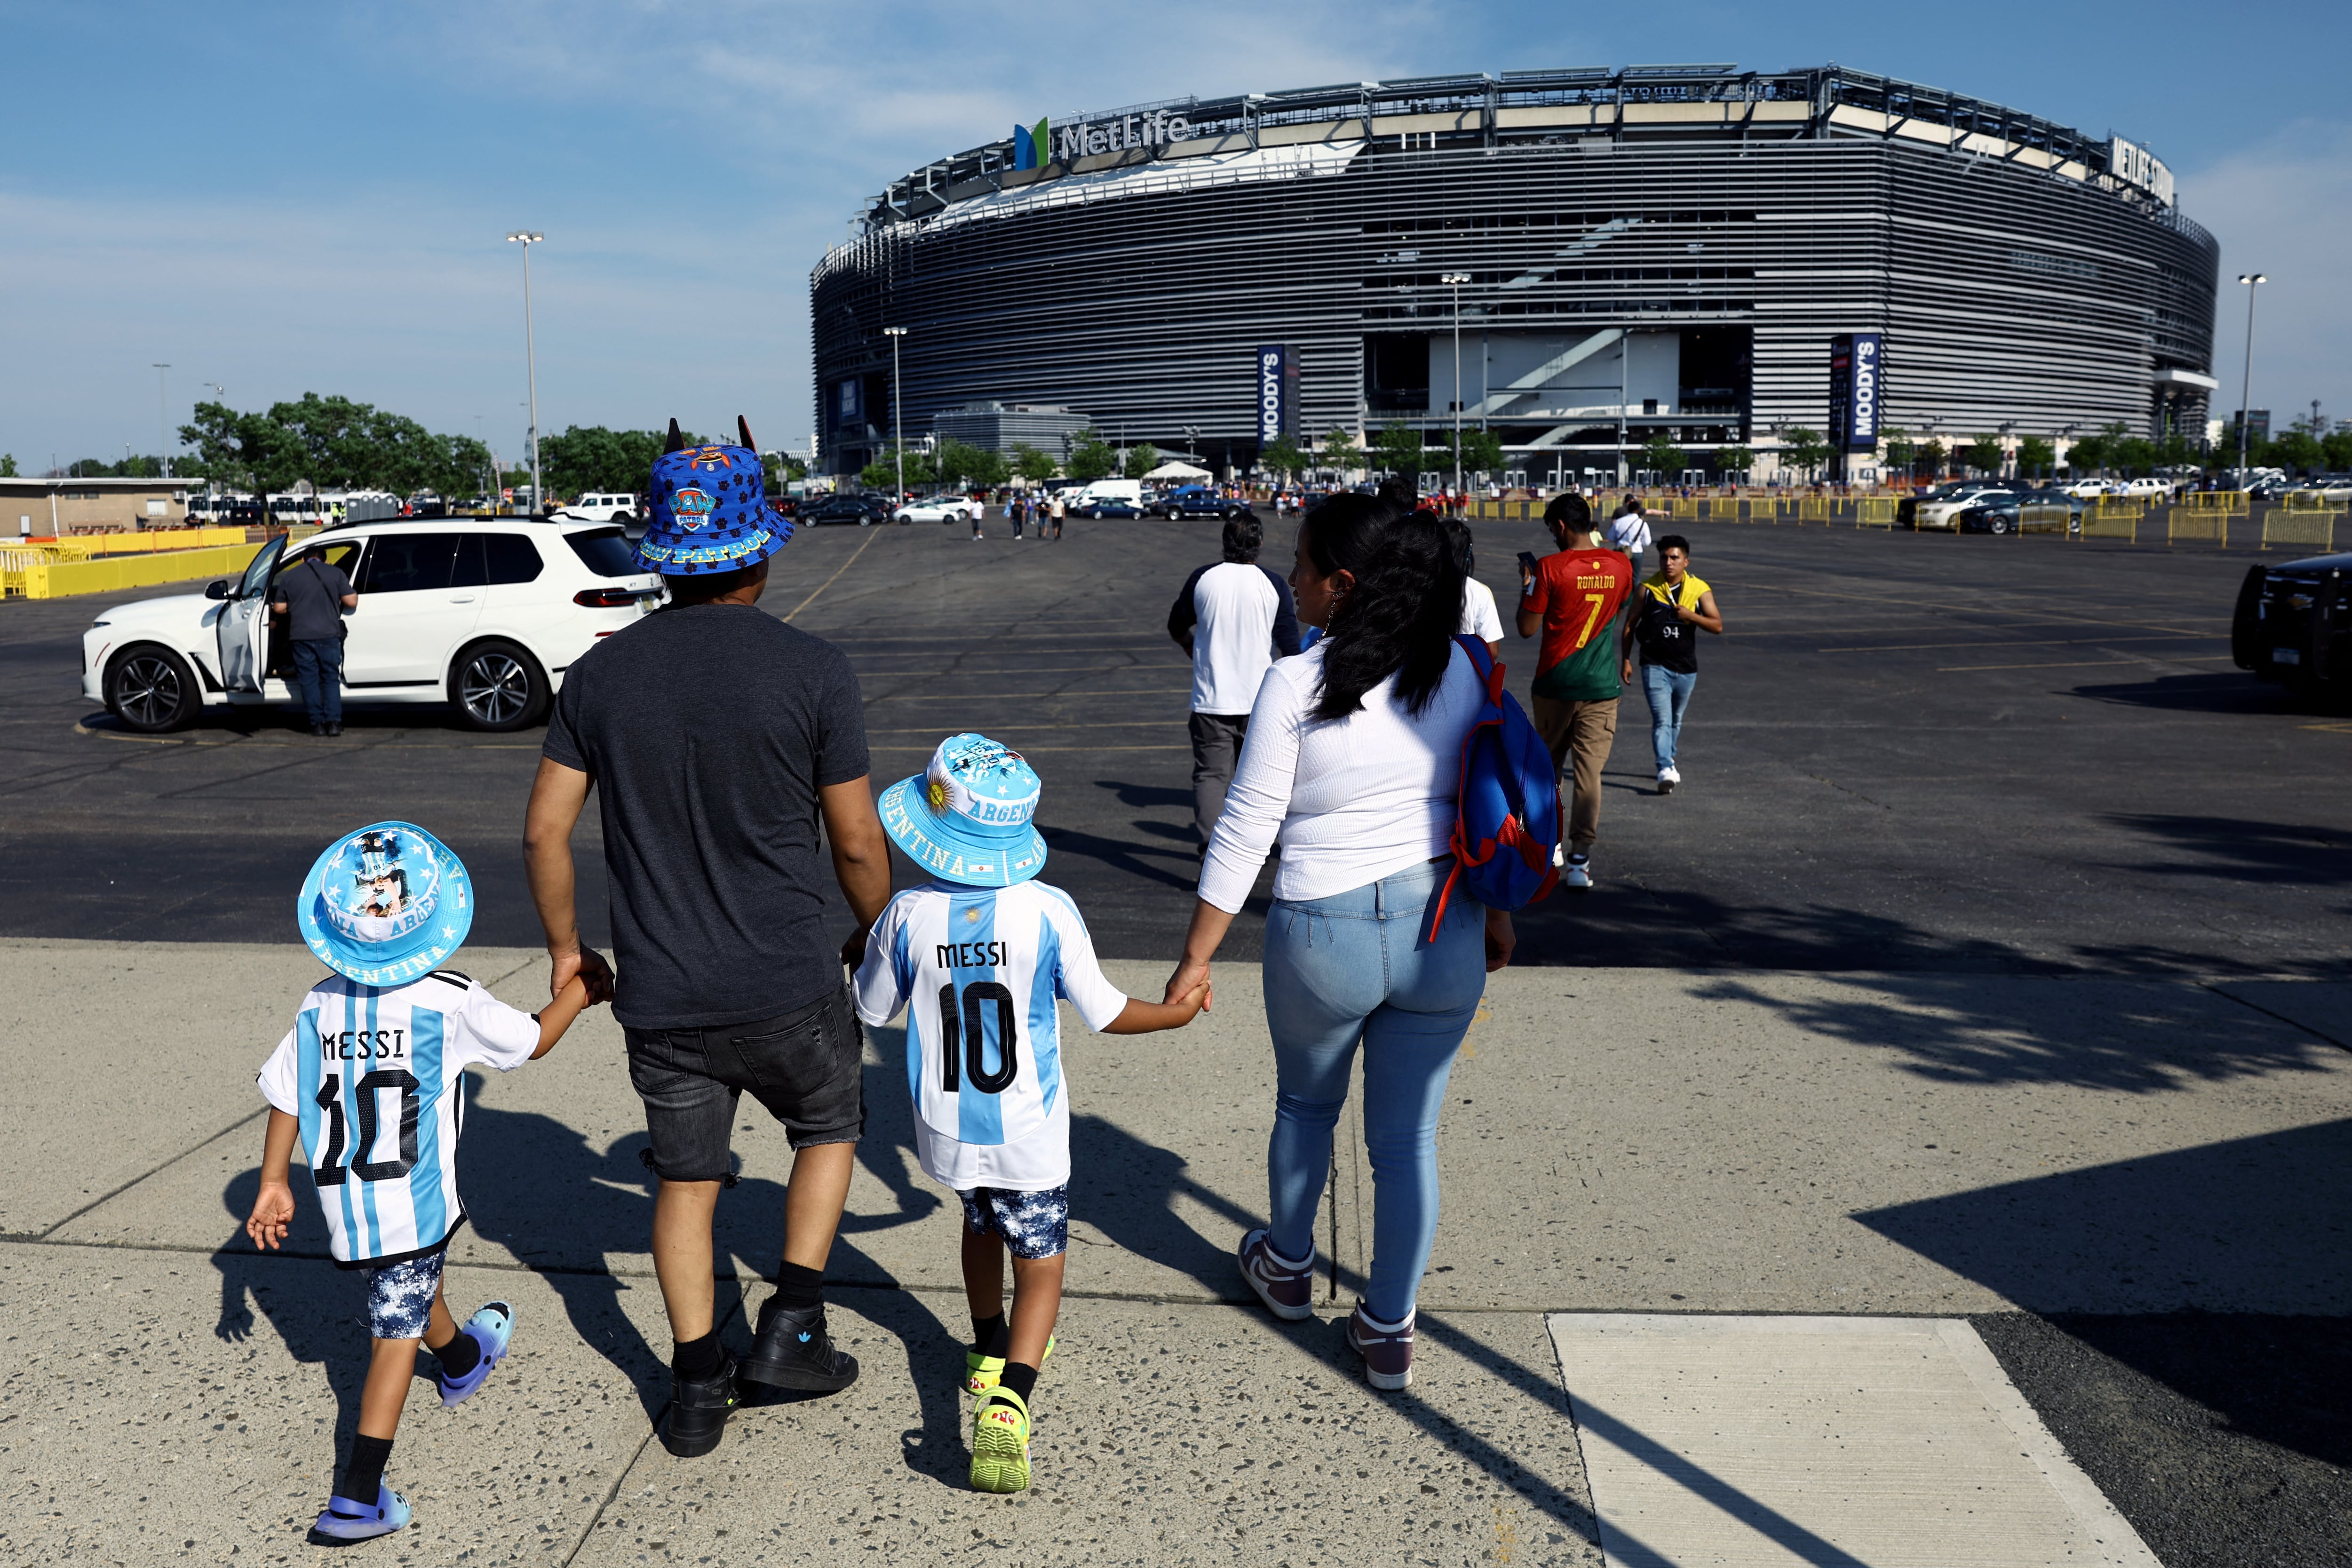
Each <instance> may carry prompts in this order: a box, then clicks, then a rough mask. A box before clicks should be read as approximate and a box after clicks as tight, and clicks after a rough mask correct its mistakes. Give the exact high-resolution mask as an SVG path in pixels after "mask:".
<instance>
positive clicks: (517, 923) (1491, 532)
mask: <svg viewBox="0 0 2352 1568" xmlns="http://www.w3.org/2000/svg"><path fill="white" fill-rule="evenodd" d="M1682 526H1683V530H1684V531H1685V533H1686V534H1688V535H1689V537H1690V538H1691V540H1692V542H1693V544H1694V546H1695V549H1696V561H1695V570H1696V571H1697V572H1698V573H1699V574H1701V575H1702V576H1704V577H1706V579H1707V580H1708V581H1709V582H1710V583H1712V584H1714V586H1715V589H1716V595H1717V602H1718V604H1719V605H1720V606H1721V608H1722V610H1723V613H1724V615H1725V616H1726V617H1727V627H1728V630H1727V635H1726V636H1725V637H1721V638H1707V639H1704V641H1705V646H1704V647H1702V648H1701V649H1700V656H1699V668H1700V678H1699V683H1698V688H1697V691H1696V696H1695V697H1694V698H1693V700H1692V703H1691V707H1690V711H1689V715H1688V719H1687V721H1686V724H1685V730H1684V735H1683V749H1682V763H1683V773H1684V778H1685V783H1684V785H1683V787H1682V788H1681V789H1680V790H1679V791H1678V792H1677V793H1675V795H1671V796H1666V797H1661V796H1660V795H1658V794H1657V793H1656V788H1655V784H1654V778H1653V773H1654V770H1653V766H1652V763H1651V756H1650V746H1649V723H1648V714H1647V710H1646V706H1645V704H1644V702H1643V699H1642V697H1641V695H1640V693H1639V691H1638V690H1630V691H1629V692H1628V694H1627V695H1626V697H1625V699H1624V700H1623V703H1622V707H1621V710H1620V715H1619V721H1618V733H1617V741H1616V747H1615V751H1614V753H1613V755H1612V759H1611V763H1610V766H1609V768H1608V771H1607V773H1606V774H1605V779H1604V788H1605V792H1606V794H1605V804H1604V805H1603V810H1602V818H1601V843H1600V845H1599V847H1598V848H1597V850H1596V853H1595V860H1594V864H1595V868H1596V871H1597V874H1598V879H1599V886H1598V887H1597V888H1596V889H1594V890H1593V891H1591V893H1588V894H1583V895H1577V896H1571V895H1568V894H1565V893H1563V894H1561V895H1559V896H1556V897H1555V898H1553V899H1552V900H1550V901H1549V902H1548V903H1546V904H1544V905H1541V906H1538V907H1537V908H1535V909H1533V910H1529V911H1528V912H1527V914H1526V915H1525V916H1524V918H1523V919H1522V921H1521V925H1522V928H1523V938H1524V946H1523V948H1522V955H1523V961H1524V962H1529V963H1603V964H1637V965H1673V966H1701V967H1717V966H1729V967H1754V968H1764V969H1856V968H1863V969H1878V970H1885V969H1903V970H1934V969H1948V970H1956V971H1962V972H1970V973H1980V972H1988V971H2004V972H2037V971H2051V972H2065V971H2084V972H2094V973H2189V974H2207V973H2228V974H2262V973H2273V974H2302V975H2318V974H2326V973H2334V972H2336V970H2337V969H2338V968H2339V967H2340V966H2341V965H2342V964H2343V963H2344V962H2345V960H2346V958H2347V956H2352V937H2347V929H2352V928H2347V925H2346V922H2345V921H2344V920H2343V918H2342V917H2343V914H2344V910H2345V906H2346V894H2347V889H2352V826H2347V822H2352V811H2347V806H2352V718H2347V716H2346V715H2345V714H2343V713H2342V712H2331V711H2321V710H2308V709H2306V708H2305V707H2304V706H2301V705H2299V704H2298V703H2297V702H2296V701H2295V700H2294V699H2293V698H2291V697H2290V696H2289V695H2288V694H2287V693H2286V692H2284V690H2282V689H2278V688H2274V687H2269V686H2264V685H2262V684H2260V683H2258V682H2257V681H2255V680H2254V679H2252V677H2250V676H2248V675H2246V674H2244V673H2243V672H2242V671H2239V670H2237V669H2235V668H2232V667H2231V664H2230V659H2229V642H2228V633H2229V616H2230V609H2231V602H2232V597H2233V595H2234V592H2235V589H2236V586H2237V583H2238V580H2239V578H2240V576H2241V575H2242V573H2243V572H2244V570H2245V568H2246V566H2247V564H2248V563H2249V560H2250V555H2249V552H2244V551H2235V552H2221V551H2215V550H2212V549H2210V548H2207V549H2201V550H2200V549H2193V548H2191V547H2188V546H2183V547H2180V548H2179V549H2177V550H2168V549H2166V548H2164V547H2161V546H2147V545H2140V546H2130V545H2124V544H2120V543H2115V544H2110V543H2105V542H2094V543H2089V544H2068V543H2065V542H2061V541H2059V540H2057V539H2054V538H2047V537H2033V538H2028V539H2018V538H2015V537H2010V538H2000V539H1996V538H1991V537H1966V538H1955V537H1951V536H1944V535H1913V534H1907V533H1905V534H1887V533H1884V532H1875V531H1868V532H1865V531H1853V530H1851V529H1838V530H1834V531H1832V530H1827V529H1823V528H1821V527H1819V526H1815V527H1811V528H1796V527H1791V526H1785V525H1784V526H1780V527H1766V526H1755V525H1739V524H1708V523H1699V524H1688V525H1682ZM989 527H990V537H989V538H988V539H987V540H986V541H985V542H982V543H978V544H975V543H973V542H971V540H970V538H969V535H968V533H967V531H965V530H964V529H962V528H961V527H958V528H942V527H936V526H930V525H922V526H910V527H905V528H884V529H879V530H874V529H854V528H829V529H811V530H805V531H803V533H802V535H801V536H800V537H799V538H797V539H796V540H795V541H794V542H793V544H792V546H791V547H790V548H789V549H788V550H786V551H785V552H783V554H782V555H781V556H779V557H778V558H777V565H776V568H775V572H774V575H773V578H772V582H771V584H770V587H769V590H768V595H767V597H766V599H765V601H764V602H763V607H764V608H766V609H768V610H770V611H771V612H772V613H774V614H778V615H782V616H791V617H792V618H793V623H794V624H795V625H798V626H803V627H805V628H806V629H808V630H810V631H812V632H814V633H816V634H817V635H819V636H823V637H828V638H831V639H832V640H834V641H835V642H836V643H838V644H839V645H840V646H841V647H843V648H844V649H845V650H846V651H847V653H848V654H849V656H850V658H851V659H852V661H853V662H854V663H855V665H856V668H857V670H858V673H859V677H860V679H861V681H862V682H863V684H864V689H865V695H866V722H867V728H868V735H869V739H870V742H871V744H872V746H873V752H874V778H875V781H876V784H877V788H878V787H880V785H881V784H885V783H887V782H888V781H889V780H890V779H892V778H895V777H898V776H902V775H903V774H905V773H910V772H913V771H915V770H916V769H918V768H919V767H920V766H921V764H922V763H923V761H924V759H925V758H926V757H927V756H928V754H929V752H930V750H931V748H932V747H933V746H934V745H935V744H936V743H937V742H938V741H939V740H940V738H941V737H942V736H944V735H946V734H949V733H950V732H953V731H957V730H981V731H986V732H988V733H990V734H992V735H995V736H997V737H999V738H1001V739H1003V740H1004V741H1006V742H1009V743H1011V744H1013V745H1014V746H1016V747H1018V748H1020V749H1021V750H1022V751H1024V752H1026V753H1028V754H1029V755H1030V756H1031V757H1032V758H1033V760H1034V762H1035V763H1036V765H1037V767H1038V769H1039V772H1040V773H1042V774H1043V775H1044V778H1045V797H1044V802H1043V805H1042V806H1041V809H1040V814H1039V820H1040V823H1041V825H1042V826H1043V828H1044V830H1045V837H1046V839H1047V842H1048V844H1049V845H1050V846H1051V850H1052V855H1053V864H1052V867H1051V868H1050V869H1049V870H1048V872H1047V876H1048V877H1049V878H1050V879H1053V880H1055V881H1056V882H1058V883H1059V884H1061V885H1062V886H1064V887H1065V888H1066V889H1069V891H1070V892H1071V893H1072V894H1074V895H1075V896H1076V898H1077V900H1078V901H1079V904H1080V907H1081V908H1083V909H1084V910H1086V911H1087V919H1088V921H1089V922H1090V923H1091V924H1092V926H1093V929H1094V931H1095V935H1096V939H1097V943H1098V944H1099V946H1100V948H1101V950H1102V951H1103V952H1106V953H1108V954H1112V955H1116V956H1122V957H1158V956H1167V955H1172V954H1173V952H1175V950H1176V947H1177V944H1178V942H1179V940H1180V938H1181V932H1182V930H1183V927H1184V923H1185V921H1186V918H1187V915H1188V910H1189V903H1188V899H1187V894H1188V893H1189V891H1190V889H1191V886H1192V877H1193V873H1194V867H1195V851H1194V840H1193V833H1192V824H1191V799H1192V795H1191V783H1190V781H1191V754H1190V751H1189V749H1188V743H1187V739H1186V731H1185V714H1186V710H1187V707H1188V697H1187V691H1188V675H1187V669H1186V663H1185V659H1184V656H1183V655H1182V653H1181V651H1180V650H1179V649H1177V648H1176V647H1175V646H1174V645H1173V644H1171V642H1170V641H1169V639H1168V637H1167V635H1166V632H1165V629H1164V626H1165V620H1166V616H1167V612H1168V607H1169V603H1170V600H1171V598H1172V596H1173V595H1174V594H1175V592H1176V590H1177V588H1178V587H1179V586H1180V585H1181V583H1182V581H1183V579H1184V577H1185V575H1186V574H1188V573H1189V572H1190V571H1191V570H1192V568H1193V567H1194V566H1196V565H1198V564H1200V563H1202V562H1204V561H1208V560H1212V559H1214V557H1215V554H1216V537H1217V530H1216V525H1214V524H1213V523H1199V524H1187V523H1170V522H1101V523H1094V522H1087V521H1073V522H1072V523H1071V524H1070V525H1069V532H1068V536H1067V537H1066V539H1064V540H1063V541H1062V542H1058V543H1047V542H1039V541H1036V540H1034V539H1024V540H1022V541H1020V542H1015V541H1013V540H1012V539H1010V538H1008V537H1006V536H1005V533H1006V531H1005V529H1004V525H1003V523H1002V522H1001V521H991V523H990V525H989ZM1479 532H1480V535H1481V540H1480V543H1481V556H1480V562H1479V568H1480V575H1481V576H1482V577H1483V578H1484V579H1485V580H1486V582H1488V583H1489V584H1493V585H1494V586H1495V587H1496V589H1497V590H1498V596H1499V597H1500V598H1501V599H1502V601H1503V603H1504V604H1505V605H1508V603H1509V597H1510V595H1511V593H1512V592H1513V591H1514V588H1515V584H1516V573H1515V569H1514V567H1513V564H1512V558H1513V556H1514V554H1515V553H1516V552H1517V551H1519V550H1520V549H1540V548H1542V547H1543V541H1542V540H1541V539H1540V538H1538V529H1537V527H1536V526H1535V525H1533V524H1529V523H1522V522H1510V523H1496V522H1488V523H1486V524H1483V525H1481V527H1480V529H1479ZM1267 533H1268V545H1267V549H1266V552H1265V560H1266V561H1267V562H1268V563H1275V564H1277V565H1279V564H1281V563H1286V560H1287V557H1288V553H1289V551H1290V547H1291V538H1292V527H1291V525H1289V524H1288V523H1286V522H1285V523H1276V522H1271V521H1269V524H1268V527H1267ZM2275 558H2276V557H2273V559H2275ZM103 602H104V601H102V600H76V601H56V602H48V603H42V604H26V603H21V602H20V603H13V604H9V605H5V606H0V737H5V746H0V790H5V795H0V801H5V805H0V831H5V835H6V843H7V846H8V853H7V854H6V856H5V857H0V934H10V935H26V936H83V937H113V938H152V939H154V940H165V941H173V940H194V941H274V940H278V939H279V938H281V937H283V936H284V935H285V934H286V933H287V931H288V930H289V926H288V924H287V921H286V912H285V900H286V896H287V890H288V889H291V888H292V887H294V886H295V885H296V882H297V880H298V878H299V872H300V870H301V869H302V868H303V867H304V866H306V865H307V864H308V861H309V858H310V854H311V853H312V848H313V846H314V845H315V844H316V843H319V842H322V841H323V840H324V838H325V837H327V836H328V835H329V834H331V832H332V831H333V830H334V829H335V828H336V827H338V826H346V825H355V824H357V823H360V822H364V821H368V820H372V819H374V818H378V817H383V816H413V817H415V819H417V820H419V821H421V822H424V823H425V824H427V825H429V826H433V827H434V828H435V829H436V831H438V832H440V833H441V834H442V835H443V836H444V837H445V838H446V840H447V841H448V842H450V843H451V844H453V845H454V846H456V847H457V848H458V849H459V850H460V851H461V852H462V853H464V854H465V855H466V856H467V860H468V864H469V865H471V866H472V867H473V868H474V869H475V873H476V876H477V879H478V883H479V885H480V888H481V892H482V910H481V915H480V918H479V921H478V924H477V928H476V929H477V930H478V931H480V932H482V934H483V935H484V937H485V938H487V939H488V940H491V941H496V942H508V943H517V944H520V943H525V942H530V941H531V940H532V938H533V936H534V935H535V929H534V925H533V922H532V919H531V916H530V908H529V903H528V900H527V899H526V898H525V896H524V889H523V885H522V879H521V858H520V847H519V845H520V823H521V809H522V803H523V800H524V798H525V796H526V795H527V794H528V791H529V786H530V775H531V771H532V768H533V767H534V765H535V757H536V751H537V746H538V741H539V732H538V731H523V732H520V733H517V734H511V735H476V734H472V733H469V732H467V731H461V730H458V729H457V728H456V727H455V726H454V724H453V723H452V722H451V721H449V720H448V719H446V717H445V716H444V715H443V714H442V713H441V712H440V711H439V710H432V709H410V710H401V709H377V710H373V711H371V710H366V709H364V708H354V709H353V710H352V717H351V720H350V721H349V724H348V727H347V730H346V732H345V734H344V735H343V737H342V738H341V740H340V741H323V740H315V739H313V738H311V737H310V736H309V735H307V734H305V733H303V732H302V726H301V725H300V724H299V722H298V721H295V720H294V719H293V718H292V717H291V716H290V715H289V713H288V712H286V711H284V710H273V711H255V710H241V711H238V712H236V713H234V714H230V713H226V712H221V711H215V712H212V713H208V714H207V715H206V716H205V719H204V720H203V721H202V722H201V723H200V724H199V725H198V726H197V727H196V728H195V729H194V730H192V731H188V732H187V733H185V734H184V735H183V736H180V737H175V738H171V739H161V740H159V739H140V738H132V737H130V736H128V735H125V734H123V733H121V732H120V731H115V730H113V728H112V725H111V721H108V720H106V719H105V718H104V717H103V716H102V715H101V714H99V713H97V712H95V711H94V710H93V708H92V706H91V705H90V704H89V703H87V702H85V701H84V700H82V699H81V698H80V697H79V692H78V686H77V675H78V671H79V633H80V631H81V630H82V628H83V627H84V626H87V625H88V623H89V617H90V616H91V615H92V614H93V613H94V612H95V611H96V610H97V609H98V608H99V607H100V605H101V604H102V603H103ZM1532 651H1533V650H1532V645H1531V644H1528V643H1525V642H1517V641H1514V642H1512V643H1511V644H1510V645H1509V646H1508V647H1507V649H1506V656H1507V662H1508V663H1509V664H1510V666H1511V677H1512V680H1513V684H1514V685H1515V686H1516V687H1517V689H1519V690H1520V691H1521V692H1522V693H1524V692H1525V689H1526V682H1527V681H1528V679H1529V677H1530V676H1531V674H1532V663H1533V660H1532V657H1531V656H1532ZM592 815H593V814H592ZM594 831H595V829H594V826H593V823H589V824H583V828H582V835H583V837H582V846H583V851H585V852H584V853H583V856H582V861H583V873H584V874H585V880H584V881H583V898H582V904H583V915H585V916H586V917H587V918H588V920H589V922H590V927H591V934H592V935H598V934H601V933H599V932H597V931H595V929H594V928H595V927H596V926H598V925H600V924H601V923H602V922H601V919H600V918H599V916H598V915H597V914H596V913H595V912H594V911H595V910H597V908H598V907H599V906H601V904H602V897H601V885H600V881H599V875H598V868H597V867H596V864H595V862H596V860H597V856H596V854H595V853H594V848H595V845H594V841H593V835H594ZM1262 890H1263V884H1262V888H1261V891H1262ZM1257 929H1258V928H1257V923H1256V915H1255V911H1254V912H1253V913H1252V914H1251V915H1250V916H1249V917H1247V918H1245V919H1244V921H1241V922H1239V923H1238V924H1237V926H1236V929H1235V931H1234V937H1233V939H1232V940H1231V942H1230V943H1229V945H1228V947H1227V949H1226V953H1227V955H1228V956H1232V957H1249V956H1253V955H1254V954H1255V943H1256V941H1257Z"/></svg>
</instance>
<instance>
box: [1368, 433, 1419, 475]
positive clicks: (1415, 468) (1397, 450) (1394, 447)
mask: <svg viewBox="0 0 2352 1568" xmlns="http://www.w3.org/2000/svg"><path fill="white" fill-rule="evenodd" d="M1371 456H1372V459H1373V461H1374V463H1375V465H1376V466H1378V467H1380V468H1386V469H1388V470H1389V471H1390V472H1391V473H1394V474H1401V475H1402V476H1403V477H1404V478H1405V479H1408V480H1410V479H1412V478H1413V477H1414V476H1415V475H1417V474H1419V473H1420V472H1421V469H1422V465H1423V462H1425V461H1426V460H1427V456H1426V453H1425V450H1424V448H1423V446H1422V441H1421V432H1420V431H1418V430H1415V429H1413V428H1412V426H1406V425H1383V426H1381V433H1380V434H1379V435H1378V436H1376V437H1373V438H1372V451H1371Z"/></svg>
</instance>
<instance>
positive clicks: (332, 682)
mask: <svg viewBox="0 0 2352 1568" xmlns="http://www.w3.org/2000/svg"><path fill="white" fill-rule="evenodd" d="M271 587H272V591H271V593H270V595H269V598H270V605H269V607H270V609H271V610H272V611H274V612H276V613H277V614H278V615H281V616H285V617H286V638H287V640H288V641H289V642H290V643H292V644H293V645H294V679H295V680H296V681H297V682H298V683H299V684H300V686H301V688H302V706H303V707H305V708H307V709H309V710H310V733H312V734H313V735H340V734H341V733H342V732H343V616H346V615H348V614H350V613H351V612H352V611H353V610H356V609H358V608H359V607H360V596H359V595H358V594H356V593H354V592H353V591H352V580H351V579H350V578H349V577H346V576H344V575H343V569H342V568H341V567H340V566H338V565H336V564H335V563H333V562H331V561H330V560H328V559H327V552H325V551H323V550H321V549H320V548H318V547H317V546H316V545H312V546H310V547H308V548H306V549H304V550H303V551H302V552H301V553H300V554H299V556H297V557H296V558H295V561H294V563H293V564H292V565H291V566H289V567H286V568H285V569H284V570H282V571H280V572H279V573H278V581H277V582H276V583H275V584H272V585H271Z"/></svg>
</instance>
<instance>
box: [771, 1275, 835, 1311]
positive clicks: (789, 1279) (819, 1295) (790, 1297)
mask: <svg viewBox="0 0 2352 1568" xmlns="http://www.w3.org/2000/svg"><path fill="white" fill-rule="evenodd" d="M822 1306H824V1269H822V1268H802V1267H801V1266H800V1265H799V1264H797V1263H782V1262H780V1263H778V1264H777V1265H776V1307H777V1310H779V1311H785V1312H790V1313H793V1315H794V1316H798V1315H800V1314H801V1313H803V1312H813V1311H814V1310H816V1309H818V1308H819V1307H822Z"/></svg>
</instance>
